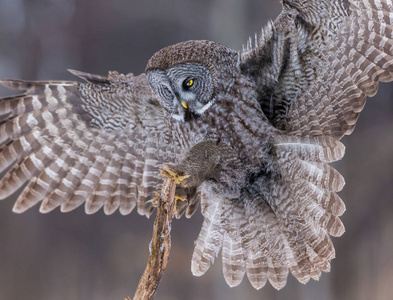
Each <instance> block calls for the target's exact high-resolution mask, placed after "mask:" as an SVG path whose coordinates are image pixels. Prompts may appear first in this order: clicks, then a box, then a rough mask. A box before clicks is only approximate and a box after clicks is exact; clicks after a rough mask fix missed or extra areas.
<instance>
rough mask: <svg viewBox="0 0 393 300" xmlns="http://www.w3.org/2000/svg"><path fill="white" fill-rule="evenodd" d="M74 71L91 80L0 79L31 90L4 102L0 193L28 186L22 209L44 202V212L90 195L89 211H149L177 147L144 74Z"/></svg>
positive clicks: (18, 207) (84, 200) (1, 107)
mask: <svg viewBox="0 0 393 300" xmlns="http://www.w3.org/2000/svg"><path fill="white" fill-rule="evenodd" d="M72 72H73V73H74V74H76V75H78V76H80V77H81V78H84V79H86V80H87V81H88V82H87V83H76V82H61V81H59V82H26V81H16V80H3V81H2V83H3V84H4V85H5V86H7V87H9V88H13V89H17V90H27V92H26V93H24V94H21V95H19V96H13V97H8V98H3V99H1V102H0V116H1V117H2V122H1V125H0V144H1V150H0V171H4V170H7V169H8V170H9V171H8V173H7V174H6V175H5V176H4V177H3V178H2V180H1V182H0V197H1V199H4V198H6V197H8V196H9V195H11V194H13V193H14V192H16V191H17V190H18V189H19V188H20V187H22V186H25V188H24V189H23V192H22V193H21V195H20V196H19V198H18V200H17V201H16V203H15V206H14V211H15V212H18V213H21V212H24V211H25V210H27V209H28V208H30V207H32V206H33V205H35V204H37V203H38V202H41V206H40V211H41V212H43V213H47V212H50V211H52V210H53V209H55V208H56V207H58V206H61V210H62V211H63V212H67V211H70V210H73V209H75V208H77V207H78V206H80V205H81V204H83V203H85V210H86V212H87V213H89V214H91V213H95V212H96V211H98V210H99V209H100V208H103V210H104V212H105V213H106V214H112V213H113V212H115V211H116V210H117V209H118V210H119V211H120V212H121V213H122V214H128V213H130V212H131V211H132V210H133V209H134V207H137V210H138V212H139V213H140V214H145V215H150V214H151V212H152V209H153V208H152V206H151V204H149V203H146V201H147V200H150V199H152V198H153V197H154V191H156V190H159V189H160V186H161V182H162V178H161V176H160V174H159V166H160V165H161V164H162V163H163V162H173V161H174V160H175V159H176V155H177V154H176V151H177V150H176V149H177V148H176V142H174V141H173V140H172V134H171V132H170V131H169V127H168V126H167V125H166V121H165V119H164V116H163V113H162V110H161V107H160V106H159V104H158V101H157V99H156V97H155V95H154V94H153V92H152V91H151V89H150V86H149V84H148V82H147V80H146V77H145V76H144V75H141V76H138V77H136V76H132V75H127V76H125V75H120V74H117V73H115V72H112V73H110V74H109V76H108V77H103V76H98V75H93V74H87V73H82V72H78V71H72Z"/></svg>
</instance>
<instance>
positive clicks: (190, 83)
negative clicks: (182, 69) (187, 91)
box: [184, 79, 194, 88]
mask: <svg viewBox="0 0 393 300" xmlns="http://www.w3.org/2000/svg"><path fill="white" fill-rule="evenodd" d="M193 85H194V79H186V80H185V81H184V87H185V88H190V87H192V86H193Z"/></svg>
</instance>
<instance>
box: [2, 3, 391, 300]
mask: <svg viewBox="0 0 393 300" xmlns="http://www.w3.org/2000/svg"><path fill="white" fill-rule="evenodd" d="M280 10H281V7H280V4H279V2H278V1H277V0H258V1H256V0H209V1H208V0H199V1H195V0H194V1H191V0H161V1H157V0H143V1H142V0H134V1H124V0H123V1H121V0H113V1H107V0H94V1H93V0H83V1H81V0H78V1H76V0H0V78H23V79H34V80H39V79H67V80H70V79H75V78H73V77H72V75H71V74H69V73H68V72H67V71H66V69H67V68H72V69H77V70H82V71H86V72H91V73H98V74H102V75H105V74H107V72H108V70H117V71H119V72H122V73H128V72H133V73H135V74H139V73H142V72H143V71H144V68H145V65H146V62H147V60H148V59H149V58H150V57H151V56H152V55H153V54H154V53H155V52H156V51H157V50H159V49H161V48H162V47H164V46H168V45H171V44H174V43H177V42H180V41H184V40H190V39H209V40H214V41H217V42H220V43H223V44H226V45H228V46H231V47H233V48H235V49H239V50H240V49H241V47H242V45H243V44H244V43H245V42H246V40H247V38H248V36H249V35H251V36H253V35H254V33H256V32H259V31H260V29H261V27H262V26H264V25H265V24H266V22H267V21H268V20H269V19H274V18H275V17H276V16H277V15H278V14H279V12H280ZM9 94H10V92H9V91H7V90H5V89H4V88H1V89H0V95H1V96H4V95H9ZM392 98H393V84H384V85H381V89H380V91H379V94H378V95H377V97H375V98H373V99H370V100H369V102H371V104H369V105H367V106H366V109H365V110H364V112H363V113H362V116H361V118H360V121H359V122H358V125H357V128H356V130H355V134H354V135H352V136H349V137H346V138H344V140H343V142H344V143H345V145H346V146H347V152H346V156H345V158H344V159H343V160H342V161H341V162H340V163H339V164H336V165H335V167H336V168H338V170H339V171H340V172H341V173H342V174H343V175H344V177H345V178H346V182H347V184H346V186H345V188H344V190H343V191H342V192H341V193H340V196H341V197H342V198H343V199H344V201H345V203H346V205H347V211H346V213H345V214H344V216H343V217H342V220H343V222H344V224H345V225H346V233H345V234H344V235H343V236H342V237H341V238H338V239H337V238H333V242H334V244H335V247H336V253H337V258H336V259H335V260H333V261H332V271H331V272H330V273H325V274H323V275H322V277H321V279H320V281H319V282H314V281H312V282H309V283H308V284H307V285H302V284H300V283H298V282H297V281H296V280H295V279H294V278H293V277H292V276H290V277H289V279H288V284H287V286H286V287H285V288H284V289H282V290H281V291H279V292H277V291H275V290H274V289H273V288H272V287H271V286H270V285H269V284H267V285H266V287H264V288H263V289H262V290H260V291H255V290H254V289H253V288H252V286H251V285H250V284H249V282H248V280H246V278H245V280H244V281H243V283H242V284H241V285H240V286H238V287H236V288H229V287H228V286H227V285H226V283H225V281H224V279H223V276H222V271H221V268H222V266H221V258H218V259H217V261H216V263H215V264H214V266H213V267H211V268H210V270H209V271H208V273H207V274H205V275H204V276H202V277H200V278H197V277H193V276H192V274H191V271H190V261H191V255H192V251H193V246H194V240H195V239H196V238H197V236H198V233H199V230H200V228H201V224H202V217H201V215H200V213H197V214H196V215H195V216H194V217H193V218H192V219H190V220H188V219H182V220H175V221H174V224H173V226H172V232H173V235H172V253H171V261H170V263H169V266H168V268H167V271H166V273H165V275H164V277H163V279H162V281H161V285H160V287H159V289H158V295H157V299H162V300H166V299H188V300H194V299H211V300H214V299H228V300H232V299H250V300H252V299H295V300H296V299H306V300H307V299H318V300H329V299H336V300H337V299H340V300H341V299H365V300H366V299H381V300H388V299H392V295H393V250H392V249H393V99H392ZM13 201H14V199H7V200H6V201H1V202H0V299H2V300H14V299H29V300H36V299H40V300H49V299H51V300H52V299H57V300H63V299H64V300H70V299H94V300H101V299H105V300H107V299H111V300H112V299H118V300H122V299H124V297H126V296H133V294H134V291H135V288H136V286H137V283H138V281H139V278H140V276H141V274H142V273H143V270H144V268H145V264H146V261H147V255H148V244H149V241H150V239H151V232H152V226H153V218H151V219H150V220H148V219H146V218H144V217H141V216H139V215H137V213H135V212H134V213H132V214H131V215H128V216H121V215H120V214H119V213H115V214H114V215H112V216H105V215H104V213H103V212H101V211H100V212H99V213H97V214H95V215H92V216H87V215H85V214H84V212H83V208H82V207H81V208H79V209H77V210H76V211H73V212H71V213H68V214H61V213H60V212H59V211H58V210H56V211H55V212H52V213H50V214H48V215H43V214H40V213H39V212H38V208H37V207H34V208H33V209H31V210H29V211H27V212H26V213H24V214H22V215H17V214H14V213H12V211H11V209H12V206H13Z"/></svg>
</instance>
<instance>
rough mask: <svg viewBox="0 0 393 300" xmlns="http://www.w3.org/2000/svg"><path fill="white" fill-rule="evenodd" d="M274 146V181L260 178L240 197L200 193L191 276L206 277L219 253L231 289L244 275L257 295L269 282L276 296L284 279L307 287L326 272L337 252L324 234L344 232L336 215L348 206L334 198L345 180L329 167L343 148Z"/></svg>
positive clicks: (314, 143)
mask: <svg viewBox="0 0 393 300" xmlns="http://www.w3.org/2000/svg"><path fill="white" fill-rule="evenodd" d="M274 147H275V157H276V164H277V168H278V174H280V176H279V178H278V177H277V176H275V177H273V178H270V179H268V178H266V177H260V178H259V179H258V180H257V181H256V182H255V183H254V184H253V185H252V186H250V187H248V188H247V190H243V192H242V193H241V195H240V197H239V198H228V197H226V198H225V196H223V195H224V194H223V193H222V192H218V191H220V188H215V187H214V185H211V184H210V185H208V184H204V185H202V186H201V190H202V191H203V192H202V214H203V215H204V217H205V220H204V223H203V225H202V230H201V232H200V235H199V237H198V239H197V241H196V245H195V250H194V254H193V258H192V271H193V274H194V275H196V276H200V275H203V274H204V273H205V272H206V271H207V269H208V268H209V267H210V265H211V264H212V263H213V262H214V260H215V258H216V257H217V255H218V254H219V252H220V251H221V253H222V263H223V273H224V277H225V280H226V282H227V283H228V284H229V285H230V286H237V285H238V284H240V282H241V281H242V279H243V277H244V275H245V274H247V277H248V279H249V281H250V282H251V284H252V285H253V287H255V288H256V289H260V288H262V287H263V286H264V285H265V284H266V282H267V281H269V282H270V283H271V284H272V286H273V287H275V288H277V289H281V288H282V287H284V286H285V284H286V281H287V277H288V274H289V272H291V273H292V274H293V275H294V276H295V277H296V278H297V279H298V280H299V281H300V282H302V283H306V282H307V281H309V280H310V278H313V279H315V280H317V279H319V277H320V276H321V272H322V271H325V272H327V271H329V270H330V260H331V259H333V258H334V257H335V251H334V247H333V244H332V242H331V240H330V237H329V235H331V236H341V235H342V234H343V233H344V225H343V224H342V222H341V220H340V219H339V216H341V215H342V214H343V213H344V211H345V205H344V203H343V202H342V200H341V199H340V197H338V195H337V194H336V192H338V191H340V190H341V189H342V187H343V185H344V179H343V178H342V176H341V175H340V174H339V173H338V172H337V171H336V170H334V169H333V168H332V167H330V166H329V165H328V164H327V163H329V162H332V161H336V160H339V159H341V158H342V156H343V155H344V146H343V145H342V144H341V143H340V142H338V141H337V140H335V139H334V138H330V137H318V138H316V137H314V138H309V139H299V138H296V137H291V138H288V137H286V136H278V137H277V138H276V139H275V141H274Z"/></svg>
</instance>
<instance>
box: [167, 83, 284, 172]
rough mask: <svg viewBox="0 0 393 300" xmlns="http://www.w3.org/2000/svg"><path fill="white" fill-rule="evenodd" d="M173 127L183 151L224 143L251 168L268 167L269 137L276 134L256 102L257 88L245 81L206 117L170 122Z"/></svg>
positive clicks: (212, 108)
mask: <svg viewBox="0 0 393 300" xmlns="http://www.w3.org/2000/svg"><path fill="white" fill-rule="evenodd" d="M171 127H172V129H173V132H174V134H175V138H176V139H178V140H179V143H180V144H181V146H182V147H183V148H184V149H189V148H191V147H192V146H194V145H196V144H197V143H199V142H201V141H204V140H214V141H217V142H224V143H225V144H227V145H228V146H229V147H230V148H231V149H232V150H233V151H234V152H235V153H236V154H237V155H238V158H239V159H240V160H241V162H242V163H243V164H244V165H245V166H248V167H249V168H258V167H260V166H263V165H265V164H266V161H267V160H268V159H269V152H270V145H271V143H270V142H269V141H270V137H271V136H272V134H273V133H274V131H275V130H276V129H274V128H273V127H272V126H271V125H269V122H268V120H267V118H266V117H265V115H264V113H263V111H262V109H261V107H260V105H259V103H258V101H257V94H256V92H255V86H254V85H253V83H252V82H249V81H248V80H246V79H242V78H240V79H238V80H236V81H235V84H234V85H233V86H232V87H231V89H230V90H229V91H227V92H226V93H223V94H220V95H218V96H217V99H216V100H215V103H214V104H213V105H212V107H211V108H210V109H209V110H208V111H206V112H205V113H204V114H203V115H200V116H199V117H198V118H196V119H194V120H192V121H190V122H185V123H180V122H176V121H171Z"/></svg>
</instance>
